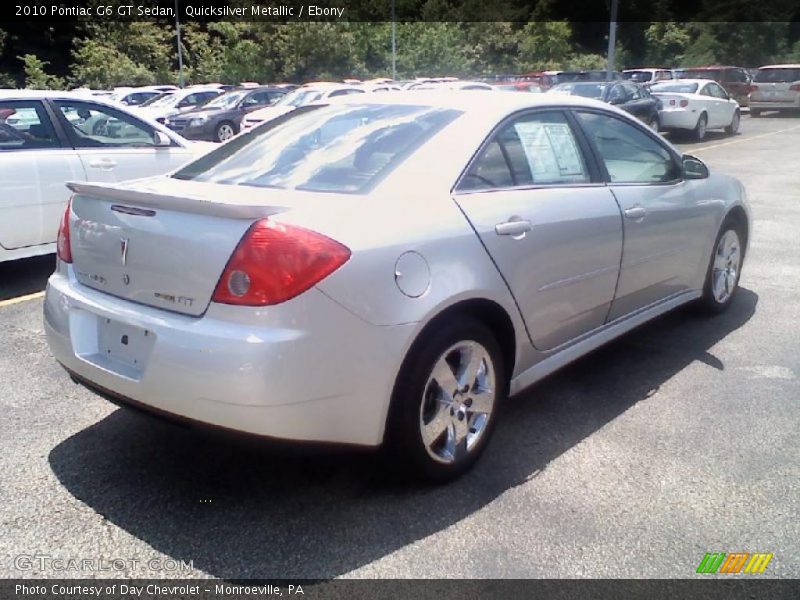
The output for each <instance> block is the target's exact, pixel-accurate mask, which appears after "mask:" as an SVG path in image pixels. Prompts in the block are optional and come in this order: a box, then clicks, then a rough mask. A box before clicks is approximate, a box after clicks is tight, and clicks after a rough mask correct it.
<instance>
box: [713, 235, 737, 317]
mask: <svg viewBox="0 0 800 600" xmlns="http://www.w3.org/2000/svg"><path fill="white" fill-rule="evenodd" d="M741 262H742V251H741V245H740V242H739V235H738V234H737V233H736V231H734V230H733V229H729V230H727V231H726V232H725V233H724V234H723V235H722V237H721V238H720V239H719V242H718V243H717V248H716V250H715V251H714V265H713V267H712V268H711V291H712V292H713V294H714V300H716V301H717V302H718V303H720V304H723V303H725V302H726V301H727V300H728V298H730V297H731V295H732V294H733V292H734V290H735V289H736V283H737V281H738V278H739V268H740V266H741Z"/></svg>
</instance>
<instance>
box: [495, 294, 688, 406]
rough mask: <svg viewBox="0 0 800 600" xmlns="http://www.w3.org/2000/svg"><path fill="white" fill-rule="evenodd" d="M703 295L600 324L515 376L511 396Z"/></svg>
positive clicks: (684, 297)
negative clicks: (577, 339) (592, 330)
mask: <svg viewBox="0 0 800 600" xmlns="http://www.w3.org/2000/svg"><path fill="white" fill-rule="evenodd" d="M702 295H703V293H702V291H700V290H692V291H688V292H681V293H680V294H678V295H677V296H673V297H671V298H669V299H667V300H664V301H661V302H659V303H658V304H655V305H650V306H649V307H646V308H644V309H642V310H640V311H638V312H636V313H634V314H632V315H626V316H624V317H620V318H619V319H617V320H616V321H612V322H611V323H608V324H606V325H603V326H602V327H600V328H598V329H596V330H595V331H594V332H592V333H590V334H588V335H587V336H585V337H583V338H582V339H581V340H580V341H578V342H575V343H574V344H571V345H570V346H567V347H566V348H564V349H563V350H560V351H558V352H556V353H555V354H552V355H550V356H548V357H547V358H545V359H543V360H541V361H539V362H538V363H536V364H535V365H533V366H532V367H529V368H528V369H526V370H525V371H523V372H522V373H520V374H519V375H517V376H516V377H514V378H513V379H512V380H511V386H510V395H511V396H514V395H516V394H518V393H520V392H521V391H523V390H524V389H525V388H527V387H529V386H531V385H533V384H534V383H536V382H537V381H539V380H540V379H543V378H544V377H547V376H548V375H550V374H551V373H553V372H554V371H557V370H558V369H560V368H561V367H564V366H566V365H568V364H569V363H571V362H572V361H574V360H575V359H577V358H580V357H581V356H583V355H585V354H588V353H589V352H591V351H592V350H595V349H597V348H599V347H600V346H602V345H603V344H605V343H607V342H610V341H611V340H613V339H614V338H617V337H619V336H621V335H623V334H625V333H628V332H629V331H631V330H632V329H635V328H636V327H638V326H639V325H642V324H643V323H646V322H647V321H650V320H652V319H655V318H656V317H659V316H661V315H663V314H664V313H667V312H669V311H671V310H673V309H675V308H677V307H679V306H681V305H682V304H686V303H687V302H691V301H692V300H696V299H697V298H699V297H700V296H702Z"/></svg>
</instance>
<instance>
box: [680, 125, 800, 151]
mask: <svg viewBox="0 0 800 600" xmlns="http://www.w3.org/2000/svg"><path fill="white" fill-rule="evenodd" d="M795 129H800V125H797V126H796V127H789V128H788V129H779V130H778V131H770V132H769V133H762V134H760V135H754V136H752V137H745V138H742V139H738V140H731V141H729V142H722V143H721V144H712V145H710V146H702V147H700V148H692V152H700V151H701V150H711V149H712V148H721V147H722V146H730V145H732V144H740V143H742V142H749V141H750V140H757V139H758V138H763V137H768V136H770V135H777V134H779V133H786V132H787V131H794V130H795Z"/></svg>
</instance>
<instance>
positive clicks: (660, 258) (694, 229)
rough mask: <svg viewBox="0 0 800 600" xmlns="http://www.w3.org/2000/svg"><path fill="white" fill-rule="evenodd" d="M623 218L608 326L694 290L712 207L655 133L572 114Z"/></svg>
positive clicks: (613, 119)
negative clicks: (697, 194) (619, 260)
mask: <svg viewBox="0 0 800 600" xmlns="http://www.w3.org/2000/svg"><path fill="white" fill-rule="evenodd" d="M576 112H577V115H578V121H579V122H580V123H581V125H582V127H583V129H584V131H585V132H586V135H587V137H588V138H589V140H590V143H591V144H592V145H593V147H594V149H595V152H596V153H597V155H598V157H599V159H600V162H601V165H602V167H603V168H604V170H605V176H606V178H607V181H608V186H609V189H610V190H611V192H612V193H613V194H614V196H615V197H616V199H617V201H618V203H619V206H620V208H621V210H622V215H623V217H624V218H623V224H624V225H623V227H624V240H625V242H624V247H623V252H622V268H621V271H620V274H619V282H618V284H617V292H616V295H615V298H614V303H613V305H612V307H611V310H610V311H609V315H608V318H609V320H614V319H617V318H619V317H622V316H624V315H626V314H628V313H631V312H634V311H636V310H639V309H641V308H644V307H646V306H648V305H651V304H654V303H656V302H659V301H661V300H664V299H665V298H668V297H670V296H673V295H675V294H679V293H681V292H685V291H687V290H688V289H689V288H690V287H691V286H693V285H694V284H695V279H696V274H697V273H698V269H699V268H700V267H699V265H700V263H701V262H703V261H706V260H707V259H708V257H707V256H703V254H704V253H705V246H706V245H707V239H706V238H707V236H708V232H709V231H711V230H713V228H714V219H715V215H714V211H715V210H716V208H715V205H713V203H709V202H707V201H703V200H702V199H698V198H696V197H695V194H694V187H695V186H693V185H692V184H694V183H696V182H692V181H684V180H683V177H682V167H681V161H680V157H679V156H677V155H675V154H674V152H673V151H672V150H671V149H670V148H669V147H668V146H667V145H666V144H665V143H664V142H663V141H662V140H661V139H660V138H659V137H658V136H657V135H655V134H654V133H653V132H651V131H650V130H648V129H646V128H644V127H642V126H640V125H639V124H637V123H634V122H630V121H629V120H628V119H624V118H622V117H617V116H615V115H609V114H607V113H600V112H598V111H591V110H588V109H586V110H583V109H582V110H579V111H576Z"/></svg>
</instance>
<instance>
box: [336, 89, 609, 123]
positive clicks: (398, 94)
mask: <svg viewBox="0 0 800 600" xmlns="http://www.w3.org/2000/svg"><path fill="white" fill-rule="evenodd" d="M325 103H326V104H405V105H409V106H420V105H422V106H433V107H437V108H452V109H455V110H458V111H461V112H463V113H473V114H480V115H484V116H485V115H487V114H491V115H492V116H495V117H501V116H502V115H505V114H510V113H513V112H517V111H519V110H524V109H527V108H538V107H548V106H575V107H587V108H599V107H602V108H604V109H606V110H608V109H609V108H610V107H609V105H608V104H606V103H605V102H600V101H598V100H592V99H590V98H584V97H582V96H567V95H561V94H492V95H491V100H490V101H487V96H486V95H485V94H476V93H475V91H474V90H451V89H447V90H422V91H414V90H403V91H389V92H384V93H382V94H363V95H362V94H359V95H351V96H339V97H336V98H331V99H329V100H326V101H325ZM611 108H612V109H613V107H611ZM613 110H614V112H623V111H621V110H617V109H613Z"/></svg>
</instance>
